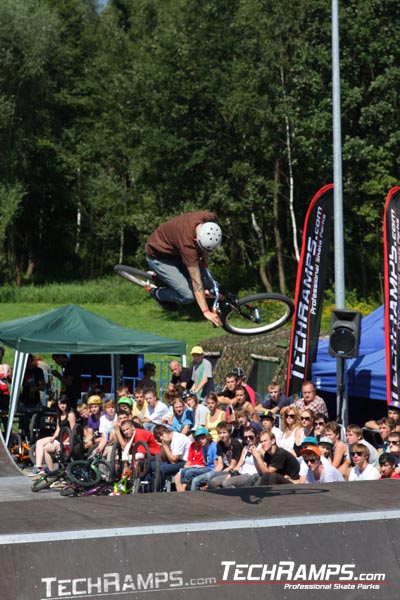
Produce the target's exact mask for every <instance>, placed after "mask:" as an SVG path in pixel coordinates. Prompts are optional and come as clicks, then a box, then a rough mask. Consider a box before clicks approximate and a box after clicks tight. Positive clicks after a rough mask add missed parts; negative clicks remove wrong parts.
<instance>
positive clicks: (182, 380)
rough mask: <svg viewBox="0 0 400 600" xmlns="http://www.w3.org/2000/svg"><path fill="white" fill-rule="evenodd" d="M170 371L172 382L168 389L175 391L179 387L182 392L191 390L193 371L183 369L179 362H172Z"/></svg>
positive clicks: (186, 368)
mask: <svg viewBox="0 0 400 600" xmlns="http://www.w3.org/2000/svg"><path fill="white" fill-rule="evenodd" d="M169 369H170V371H171V373H172V377H171V381H170V384H169V386H168V389H169V390H170V391H171V390H174V389H175V388H176V387H177V386H179V387H180V389H182V390H186V389H187V388H190V383H191V375H192V369H190V368H189V367H183V366H182V365H181V363H180V362H178V361H177V360H171V362H170V363H169Z"/></svg>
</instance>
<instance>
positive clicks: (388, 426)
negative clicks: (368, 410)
mask: <svg viewBox="0 0 400 600" xmlns="http://www.w3.org/2000/svg"><path fill="white" fill-rule="evenodd" d="M378 427H379V435H380V436H381V440H382V447H381V448H380V452H389V437H390V434H391V433H394V432H395V431H396V421H395V420H394V419H392V418H390V417H383V418H382V419H379V421H378Z"/></svg>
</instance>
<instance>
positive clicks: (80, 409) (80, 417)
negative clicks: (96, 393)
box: [76, 403, 90, 427]
mask: <svg viewBox="0 0 400 600" xmlns="http://www.w3.org/2000/svg"><path fill="white" fill-rule="evenodd" d="M76 410H77V413H78V414H77V419H76V420H77V422H78V423H80V424H81V425H82V427H86V425H87V422H88V418H89V415H90V408H89V406H88V405H87V404H85V403H82V404H78V406H77V409H76Z"/></svg>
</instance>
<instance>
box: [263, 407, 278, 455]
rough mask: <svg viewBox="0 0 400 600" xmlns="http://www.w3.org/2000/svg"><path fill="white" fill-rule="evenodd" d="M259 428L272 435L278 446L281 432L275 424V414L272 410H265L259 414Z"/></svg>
mask: <svg viewBox="0 0 400 600" xmlns="http://www.w3.org/2000/svg"><path fill="white" fill-rule="evenodd" d="M259 419H260V423H261V430H262V431H267V432H268V433H271V434H273V435H274V437H275V440H276V443H277V445H278V446H280V441H281V439H282V435H283V432H282V430H281V429H279V427H277V426H276V421H275V419H276V416H275V413H273V412H272V410H265V411H264V412H263V413H262V414H261V415H260V416H259Z"/></svg>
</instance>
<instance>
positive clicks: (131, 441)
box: [116, 420, 161, 468]
mask: <svg viewBox="0 0 400 600" xmlns="http://www.w3.org/2000/svg"><path fill="white" fill-rule="evenodd" d="M116 436H117V438H118V441H119V443H120V445H121V447H122V448H123V455H122V459H123V462H124V463H126V464H125V468H129V465H128V462H130V461H129V455H130V454H132V448H133V446H134V445H135V444H136V442H146V444H147V445H148V447H149V450H150V454H151V455H153V456H154V455H156V454H160V450H161V446H160V444H158V443H157V442H156V440H155V437H154V435H153V434H152V433H151V431H147V430H146V429H139V428H138V429H136V427H135V425H134V423H133V421H131V420H128V421H124V422H123V423H122V424H121V426H120V428H119V431H118V430H116ZM121 437H122V439H120V438H121ZM139 451H140V448H139Z"/></svg>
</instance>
